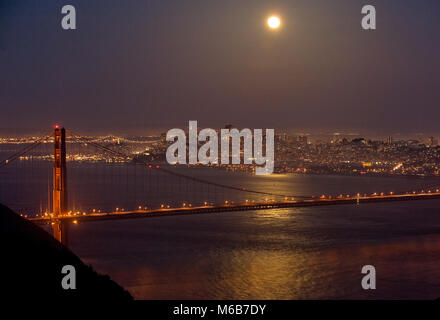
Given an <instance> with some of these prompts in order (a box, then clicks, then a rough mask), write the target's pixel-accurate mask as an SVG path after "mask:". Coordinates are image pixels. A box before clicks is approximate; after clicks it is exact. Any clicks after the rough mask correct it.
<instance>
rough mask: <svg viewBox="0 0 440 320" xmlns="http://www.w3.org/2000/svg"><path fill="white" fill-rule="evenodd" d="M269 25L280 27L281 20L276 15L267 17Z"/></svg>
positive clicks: (272, 27)
mask: <svg viewBox="0 0 440 320" xmlns="http://www.w3.org/2000/svg"><path fill="white" fill-rule="evenodd" d="M267 25H268V26H269V28H271V29H278V28H279V27H280V25H281V20H280V18H278V17H276V16H271V17H270V18H269V19H267Z"/></svg>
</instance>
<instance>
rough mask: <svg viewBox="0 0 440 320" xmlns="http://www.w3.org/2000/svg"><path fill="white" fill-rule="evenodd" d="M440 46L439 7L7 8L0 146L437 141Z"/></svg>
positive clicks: (186, 0)
mask: <svg viewBox="0 0 440 320" xmlns="http://www.w3.org/2000/svg"><path fill="white" fill-rule="evenodd" d="M66 4H72V5H74V6H75V7H76V9H77V27H78V29H77V30H75V31H64V30H62V29H61V25H60V22H61V19H62V14H61V7H62V6H63V5H66ZM366 4H372V5H375V6H376V9H377V19H378V20H377V30H375V31H364V30H363V29H362V28H361V24H360V22H361V19H362V14H361V8H362V6H363V5H366ZM272 13H276V14H278V15H279V16H280V17H281V19H282V23H283V24H282V28H281V29H280V30H277V31H275V32H274V31H270V30H269V29H268V28H267V25H266V19H267V17H268V16H269V15H270V14H272ZM439 35H440V1H438V0H429V1H428V0H417V1H415V0H386V1H373V0H362V1H358V0H332V1H329V0H296V1H295V0H288V1H269V0H215V1H214V0H179V1H177V0H154V1H148V0H144V1H138V0H136V1H129V0H93V1H90V0H28V1H25V0H0V108H1V109H0V134H8V133H11V134H12V133H15V132H20V131H29V132H31V131H41V130H43V129H44V130H45V129H47V128H49V129H50V127H51V126H52V125H53V124H54V123H60V124H62V125H65V126H66V127H68V128H72V129H75V130H79V131H80V132H115V133H117V132H127V133H133V132H136V133H147V132H151V131H152V130H159V131H160V130H164V131H165V130H168V129H171V128H174V127H180V128H186V127H187V125H188V121H189V120H198V121H199V126H200V127H222V126H224V125H225V124H227V123H232V124H234V125H236V126H238V127H250V128H292V129H293V130H297V131H300V130H309V131H319V132H321V131H326V130H329V131H330V132H333V131H338V130H356V131H359V132H370V133H371V132H372V133H378V134H379V133H380V134H381V133H384V134H385V133H390V134H393V133H397V132H399V133H408V134H412V133H417V132H424V133H433V134H440V127H439V125H438V123H439V122H440V103H439V101H440V41H439V39H440V36H439Z"/></svg>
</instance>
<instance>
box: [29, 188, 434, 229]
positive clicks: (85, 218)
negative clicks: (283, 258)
mask: <svg viewBox="0 0 440 320" xmlns="http://www.w3.org/2000/svg"><path fill="white" fill-rule="evenodd" d="M439 198H440V192H438V193H437V192H436V193H418V194H399V195H384V196H368V197H359V198H358V197H349V198H325V199H323V198H319V199H311V200H301V201H284V202H264V203H242V204H225V205H221V206H202V207H183V208H169V209H165V208H163V209H152V210H137V211H125V212H120V211H118V212H109V213H89V214H85V215H80V214H76V215H74V214H70V215H63V216H59V217H58V218H57V219H58V220H61V221H62V222H67V223H69V222H72V223H83V222H93V221H102V220H117V219H138V218H153V217H165V216H177V215H189V214H204V213H218V212H233V211H252V210H268V209H279V208H297V207H312V206H329V205H344V204H345V205H348V204H352V205H353V204H357V203H359V204H360V203H378V202H390V201H410V200H430V199H439ZM29 220H31V221H33V222H35V223H38V224H49V223H51V222H52V221H53V218H52V217H50V216H46V217H38V218H29Z"/></svg>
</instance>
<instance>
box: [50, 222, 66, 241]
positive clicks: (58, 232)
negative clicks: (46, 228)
mask: <svg viewBox="0 0 440 320" xmlns="http://www.w3.org/2000/svg"><path fill="white" fill-rule="evenodd" d="M52 229H53V236H54V238H55V239H57V240H58V241H59V242H61V243H62V244H63V245H64V246H66V247H67V246H68V245H69V242H68V230H69V223H68V222H65V221H62V220H58V221H55V222H53V223H52Z"/></svg>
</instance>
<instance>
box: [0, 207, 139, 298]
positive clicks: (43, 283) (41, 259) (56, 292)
mask: <svg viewBox="0 0 440 320" xmlns="http://www.w3.org/2000/svg"><path fill="white" fill-rule="evenodd" d="M0 237H1V238H0V239H1V244H2V246H1V247H2V250H1V252H0V255H1V259H0V261H1V262H0V290H1V292H2V296H3V297H7V298H11V299H34V300H35V299H36V300H46V299H54V298H55V299H57V298H65V299H70V298H80V299H87V300H96V299H99V300H102V299H106V300H116V299H117V300H131V299H132V297H131V295H130V294H129V293H128V291H126V290H124V289H123V288H122V287H121V286H119V285H118V284H117V283H115V282H114V281H112V280H111V279H110V277H109V276H106V275H100V274H98V273H96V272H95V271H94V270H93V269H92V268H91V267H89V266H87V265H85V264H84V263H83V262H82V261H81V260H80V258H79V257H77V256H76V255H75V254H74V253H72V252H71V251H70V250H69V249H68V248H66V247H64V246H63V245H62V244H60V243H59V242H58V241H56V240H55V239H54V238H53V237H52V236H51V235H50V234H48V233H47V232H46V231H44V230H43V229H41V228H40V227H38V226H36V225H35V224H33V223H32V222H30V221H27V220H26V219H23V218H21V217H20V216H19V215H17V214H16V213H14V212H13V211H11V210H10V209H9V208H7V207H5V206H3V205H1V204H0ZM64 265H72V266H74V267H75V269H76V286H77V289H76V290H64V289H63V288H62V287H61V280H62V278H63V277H64V276H65V275H63V274H62V273H61V269H62V267H63V266H64Z"/></svg>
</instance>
